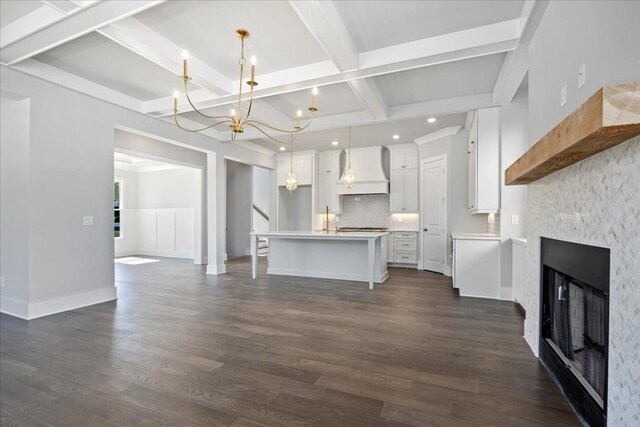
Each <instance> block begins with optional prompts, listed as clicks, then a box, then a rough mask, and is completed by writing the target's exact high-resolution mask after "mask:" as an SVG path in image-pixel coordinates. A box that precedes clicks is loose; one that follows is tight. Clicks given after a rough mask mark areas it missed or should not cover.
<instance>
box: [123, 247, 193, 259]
mask: <svg viewBox="0 0 640 427" xmlns="http://www.w3.org/2000/svg"><path fill="white" fill-rule="evenodd" d="M133 255H144V256H161V257H165V258H187V259H193V252H191V251H162V250H157V249H139V250H137V251H135V253H134V254H133Z"/></svg>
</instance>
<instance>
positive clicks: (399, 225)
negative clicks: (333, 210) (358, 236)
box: [336, 194, 420, 230]
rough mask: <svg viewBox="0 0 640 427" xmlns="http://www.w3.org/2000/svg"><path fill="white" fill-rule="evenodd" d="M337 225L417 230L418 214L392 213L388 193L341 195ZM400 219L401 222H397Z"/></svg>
mask: <svg viewBox="0 0 640 427" xmlns="http://www.w3.org/2000/svg"><path fill="white" fill-rule="evenodd" d="M342 203H343V205H342V215H339V219H340V221H339V222H338V223H337V224H336V225H337V226H338V227H386V228H389V229H391V230H418V227H419V226H420V224H419V221H418V218H419V217H418V214H392V213H391V212H390V208H389V195H388V194H364V195H353V196H342ZM398 219H401V221H402V222H398Z"/></svg>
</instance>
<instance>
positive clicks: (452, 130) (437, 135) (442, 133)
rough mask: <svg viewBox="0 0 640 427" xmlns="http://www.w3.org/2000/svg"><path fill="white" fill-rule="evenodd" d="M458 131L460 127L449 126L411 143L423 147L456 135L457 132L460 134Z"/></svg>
mask: <svg viewBox="0 0 640 427" xmlns="http://www.w3.org/2000/svg"><path fill="white" fill-rule="evenodd" d="M460 129H462V126H450V127H448V128H443V129H440V130H437V131H435V132H432V133H430V134H427V135H424V136H421V137H419V138H416V139H414V140H413V141H414V142H415V143H416V144H418V145H424V144H426V143H428V142H431V141H436V140H438V139H441V138H445V137H447V136H453V135H457V134H458V132H460Z"/></svg>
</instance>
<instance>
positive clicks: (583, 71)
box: [578, 64, 587, 89]
mask: <svg viewBox="0 0 640 427" xmlns="http://www.w3.org/2000/svg"><path fill="white" fill-rule="evenodd" d="M586 67H587V66H586V65H585V64H582V65H581V66H580V68H578V89H580V88H581V87H582V86H584V85H585V84H586V83H587V68H586Z"/></svg>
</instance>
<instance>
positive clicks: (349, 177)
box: [343, 167, 356, 188]
mask: <svg viewBox="0 0 640 427" xmlns="http://www.w3.org/2000/svg"><path fill="white" fill-rule="evenodd" d="M343 179H344V185H345V186H346V187H347V188H351V187H353V184H355V183H356V173H355V172H354V171H353V169H352V168H351V167H349V168H348V169H347V170H346V171H344V178H343Z"/></svg>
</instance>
